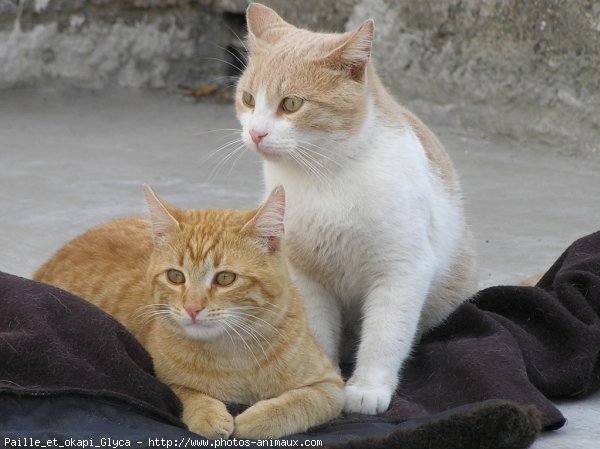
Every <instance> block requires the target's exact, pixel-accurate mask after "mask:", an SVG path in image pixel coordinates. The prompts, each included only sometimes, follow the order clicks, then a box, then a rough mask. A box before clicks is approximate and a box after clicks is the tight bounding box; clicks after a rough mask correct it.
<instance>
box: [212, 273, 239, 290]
mask: <svg viewBox="0 0 600 449" xmlns="http://www.w3.org/2000/svg"><path fill="white" fill-rule="evenodd" d="M236 277H237V276H236V275H235V273H232V272H231V271H221V272H219V273H217V275H216V276H215V284H217V285H220V286H221V287H226V286H228V285H231V284H232V283H233V281H235V278H236Z"/></svg>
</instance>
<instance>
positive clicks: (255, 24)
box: [246, 3, 291, 39]
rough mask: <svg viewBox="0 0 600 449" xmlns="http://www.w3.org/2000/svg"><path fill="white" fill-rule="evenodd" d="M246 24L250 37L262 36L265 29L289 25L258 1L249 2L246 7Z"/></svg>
mask: <svg viewBox="0 0 600 449" xmlns="http://www.w3.org/2000/svg"><path fill="white" fill-rule="evenodd" d="M246 25H247V26H248V33H249V35H250V37H251V38H257V39H260V38H261V37H263V35H264V33H265V31H267V30H270V29H273V28H278V27H289V26H291V25H290V24H289V23H287V22H286V21H285V20H283V19H282V18H281V17H279V15H278V14H277V13H276V12H275V11H273V10H272V9H271V8H268V7H266V6H265V5H261V4H260V3H250V5H249V6H248V9H246Z"/></svg>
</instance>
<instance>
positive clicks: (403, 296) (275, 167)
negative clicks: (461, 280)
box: [240, 92, 464, 414]
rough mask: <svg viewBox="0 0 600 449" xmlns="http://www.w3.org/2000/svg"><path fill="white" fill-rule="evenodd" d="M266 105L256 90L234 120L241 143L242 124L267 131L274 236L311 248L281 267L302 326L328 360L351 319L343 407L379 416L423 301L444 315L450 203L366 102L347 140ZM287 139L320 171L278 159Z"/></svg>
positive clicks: (284, 156) (455, 231)
mask: <svg viewBox="0 0 600 449" xmlns="http://www.w3.org/2000/svg"><path fill="white" fill-rule="evenodd" d="M276 107H277V105H274V104H268V103H267V101H266V97H265V96H264V92H260V93H259V95H258V97H257V101H256V107H255V111H254V113H251V112H247V113H244V114H242V115H241V116H240V120H241V123H242V125H243V133H244V134H245V136H243V137H244V140H245V141H246V142H247V144H248V147H249V148H251V149H254V150H256V149H257V148H256V146H255V145H254V144H253V143H252V142H251V141H250V142H249V143H248V137H247V134H248V131H249V129H250V128H251V127H264V130H266V131H268V132H269V135H268V136H267V137H265V139H264V142H263V143H264V145H265V147H268V148H277V151H278V153H277V154H278V155H279V156H278V157H275V158H273V157H267V156H265V159H266V160H265V163H264V175H265V181H266V188H267V191H270V190H271V189H272V188H273V187H274V186H276V185H279V184H281V185H283V186H284V188H285V192H286V202H287V210H286V217H285V227H286V239H287V241H288V242H290V243H298V244H299V245H301V246H302V247H303V248H315V249H317V248H318V251H316V255H315V257H314V260H308V261H305V264H308V265H309V266H310V267H311V269H310V270H305V271H310V273H313V274H312V277H309V276H308V275H307V274H306V273H305V272H303V271H302V270H300V269H298V267H294V266H293V267H292V274H293V277H294V280H295V282H296V284H297V286H298V288H299V289H300V291H301V293H302V295H303V297H304V300H305V304H306V308H307V317H308V319H309V324H310V325H311V329H312V330H313V333H314V334H315V337H316V338H317V341H318V342H319V344H320V345H321V346H322V347H323V349H324V350H325V352H326V353H327V354H328V355H329V357H331V358H332V360H334V361H337V360H338V357H339V347H340V338H341V328H342V320H344V319H346V320H349V321H351V322H353V323H354V324H355V325H358V323H359V322H360V317H361V316H362V330H361V334H360V335H361V338H360V344H359V347H358V352H357V364H356V369H355V372H354V374H353V376H352V377H351V378H350V379H349V381H348V383H347V387H346V407H345V408H346V410H347V411H350V412H362V413H369V414H373V413H379V412H382V411H384V410H386V409H387V407H388V405H389V402H390V399H391V395H392V393H393V392H394V389H395V388H396V385H397V383H398V373H399V370H400V368H401V365H402V363H403V362H404V360H405V359H406V358H407V357H408V356H409V354H410V350H411V347H412V344H413V340H414V339H415V336H416V335H418V333H419V332H420V330H419V329H418V324H419V319H420V316H421V311H422V309H423V307H424V306H425V304H426V303H427V306H431V307H433V308H436V307H437V308H439V309H440V310H439V312H436V313H437V315H439V316H442V317H443V316H446V315H448V314H449V313H450V307H449V306H440V305H439V304H440V302H441V298H440V297H439V296H438V295H437V292H436V291H435V285H437V284H439V283H440V282H441V281H440V280H441V279H443V278H444V277H445V276H447V275H448V272H449V270H450V266H451V264H452V262H453V260H454V256H455V254H456V251H457V248H458V245H459V242H460V239H461V236H462V233H463V229H464V223H463V215H462V204H461V200H460V198H452V197H451V196H450V194H449V193H448V191H447V189H445V188H444V186H443V185H442V183H441V181H440V180H439V178H438V177H437V176H435V175H434V174H433V173H432V171H431V168H430V165H429V162H428V159H427V156H426V154H425V152H424V149H423V147H422V144H421V142H420V141H419V139H418V138H417V137H416V136H415V134H414V133H413V132H412V131H411V130H410V129H409V128H408V127H406V128H402V129H401V128H399V127H396V126H392V125H389V124H388V122H387V121H386V120H383V119H382V118H381V117H378V116H377V114H378V111H376V109H375V106H374V105H373V102H372V101H369V105H368V112H367V116H366V119H365V121H364V123H363V125H362V128H361V129H360V130H359V131H358V132H357V133H356V134H354V135H352V136H351V137H347V136H334V135H331V134H326V133H319V134H317V133H311V134H306V133H304V134H302V133H300V132H298V131H296V130H293V129H291V128H290V123H289V121H288V120H286V119H285V118H276V117H275V116H274V115H270V113H268V112H265V111H264V110H263V108H266V109H268V110H270V111H275V110H276ZM282 142H283V144H282ZM299 142H306V143H310V144H311V145H313V146H312V147H311V148H313V149H317V148H318V151H319V153H321V155H316V154H313V157H314V159H315V160H316V162H314V167H315V168H316V169H317V170H318V171H320V173H321V174H322V175H326V176H325V177H322V176H321V177H320V176H317V175H315V173H313V172H311V171H310V170H307V169H306V168H305V167H303V166H302V165H301V164H298V163H297V160H296V159H295V158H293V157H292V156H290V153H291V152H293V151H295V150H294V148H295V146H296V145H298V143H299ZM263 143H261V145H262V144H263ZM263 156H264V154H263ZM317 164H319V165H317ZM314 273H317V275H314ZM357 318H358V319H357Z"/></svg>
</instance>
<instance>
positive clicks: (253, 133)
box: [250, 129, 269, 145]
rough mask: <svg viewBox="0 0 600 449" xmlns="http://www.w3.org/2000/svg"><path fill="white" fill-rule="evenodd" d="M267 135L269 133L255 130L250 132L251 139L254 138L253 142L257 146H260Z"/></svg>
mask: <svg viewBox="0 0 600 449" xmlns="http://www.w3.org/2000/svg"><path fill="white" fill-rule="evenodd" d="M267 134H269V133H267V132H264V131H256V130H255V129H251V130H250V137H252V142H254V143H255V144H256V145H258V144H259V143H260V141H261V140H262V139H263V137H265V136H266V135H267Z"/></svg>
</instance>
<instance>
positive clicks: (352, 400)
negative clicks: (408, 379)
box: [344, 379, 394, 415]
mask: <svg viewBox="0 0 600 449" xmlns="http://www.w3.org/2000/svg"><path fill="white" fill-rule="evenodd" d="M393 393H394V387H393V386H390V385H385V384H384V385H382V384H379V385H368V384H363V383H358V382H356V383H353V382H352V379H350V380H349V381H348V383H347V384H346V388H345V396H346V399H345V403H344V411H345V412H346V413H362V414H364V415H376V414H378V413H383V412H385V411H386V410H387V409H388V407H389V406H390V401H391V400H392V394H393Z"/></svg>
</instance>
